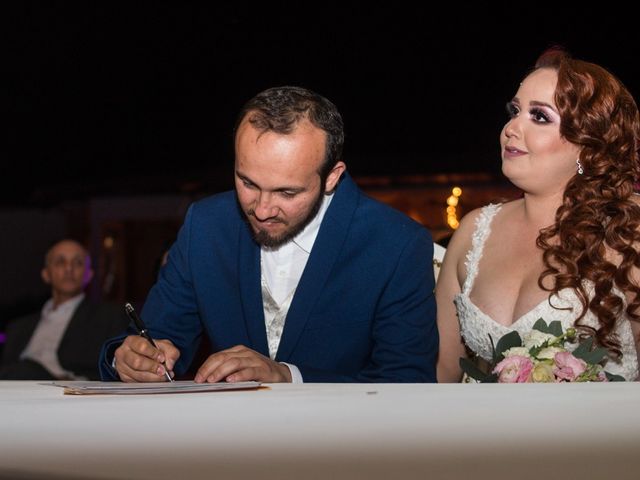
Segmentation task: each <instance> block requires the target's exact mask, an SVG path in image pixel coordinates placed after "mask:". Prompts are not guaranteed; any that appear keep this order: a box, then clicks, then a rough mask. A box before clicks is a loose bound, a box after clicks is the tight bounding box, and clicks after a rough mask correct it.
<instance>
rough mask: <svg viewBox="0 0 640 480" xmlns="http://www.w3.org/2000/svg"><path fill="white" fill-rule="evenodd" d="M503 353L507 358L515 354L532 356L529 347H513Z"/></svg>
mask: <svg viewBox="0 0 640 480" xmlns="http://www.w3.org/2000/svg"><path fill="white" fill-rule="evenodd" d="M503 355H504V356H505V358H506V357H512V356H514V355H519V356H521V357H527V358H531V356H530V355H529V349H527V348H524V347H511V348H510V349H509V350H507V351H505V352H504V353H503Z"/></svg>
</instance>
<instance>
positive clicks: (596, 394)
mask: <svg viewBox="0 0 640 480" xmlns="http://www.w3.org/2000/svg"><path fill="white" fill-rule="evenodd" d="M638 470H640V384H638V383H610V384H561V385H543V384H536V385H532V384H522V385H489V384H478V385H463V384H456V385H429V384H413V385H397V384H303V385H288V384H287V385H284V384H277V385H276V384H274V385H269V386H268V388H265V389H262V390H257V391H231V392H211V393H194V394H173V395H147V396H145V395H137V396H70V395H63V391H62V389H61V388H58V387H53V386H48V385H42V384H39V383H38V382H8V381H5V382H0V478H3V479H4V478H7V479H8V478H12V479H13V478H19V479H40V478H48V479H62V478H64V479H77V478H83V479H84V478H90V479H154V480H157V479H205V478H206V479H210V478H220V479H244V478H256V479H258V478H259V479H260V480H270V479H288V478H304V479H367V480H375V479H429V480H437V479H464V478H470V479H491V480H496V479H503V478H504V479H507V478H508V479H509V480H514V479H515V480H528V479H532V480H533V479H535V480H540V479H549V478H560V479H573V478H576V479H578V478H579V479H581V480H584V479H601V478H615V479H634V480H635V479H637V478H640V472H639V471H638Z"/></svg>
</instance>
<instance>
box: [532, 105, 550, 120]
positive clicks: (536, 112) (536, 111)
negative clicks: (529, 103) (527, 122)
mask: <svg viewBox="0 0 640 480" xmlns="http://www.w3.org/2000/svg"><path fill="white" fill-rule="evenodd" d="M529 115H530V116H531V119H532V120H533V121H534V122H535V123H551V122H552V119H551V117H550V116H549V115H548V114H547V113H546V112H545V111H544V110H543V109H542V108H537V107H534V108H532V109H531V110H529Z"/></svg>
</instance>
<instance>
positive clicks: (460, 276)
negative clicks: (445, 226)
mask: <svg viewBox="0 0 640 480" xmlns="http://www.w3.org/2000/svg"><path fill="white" fill-rule="evenodd" d="M479 213H480V211H479V210H475V211H473V212H471V213H469V214H468V215H466V216H465V217H464V218H463V219H462V222H460V227H459V228H458V230H456V232H455V233H454V235H453V237H452V238H451V241H450V242H449V245H448V247H447V253H446V255H445V257H444V261H443V262H442V268H441V269H440V274H439V275H438V282H437V284H436V302H437V304H438V332H439V335H440V350H439V354H438V364H437V374H438V382H445V383H446V382H459V381H460V379H461V378H462V370H460V366H459V362H460V357H464V356H466V353H465V349H464V345H463V343H462V338H461V336H460V324H459V322H458V316H457V314H456V307H455V305H454V303H453V298H454V297H455V296H456V295H457V294H458V293H460V291H461V287H462V284H463V283H464V278H465V277H466V269H465V267H464V262H465V257H466V255H467V251H468V250H469V248H470V247H471V235H472V234H473V231H474V229H475V219H476V217H477V216H478V214H479Z"/></svg>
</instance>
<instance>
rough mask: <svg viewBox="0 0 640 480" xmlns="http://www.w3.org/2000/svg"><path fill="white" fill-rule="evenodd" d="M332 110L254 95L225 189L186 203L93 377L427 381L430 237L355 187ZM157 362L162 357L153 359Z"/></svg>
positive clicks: (430, 370)
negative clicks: (204, 348) (201, 354)
mask: <svg viewBox="0 0 640 480" xmlns="http://www.w3.org/2000/svg"><path fill="white" fill-rule="evenodd" d="M343 139H344V134H343V126H342V118H341V116H340V114H339V113H338V111H337V109H336V108H335V106H334V105H333V104H332V103H331V102H329V101H328V100H327V99H325V98H324V97H321V96H320V95H317V94H315V93H313V92H311V91H308V90H305V89H302V88H297V87H281V88H272V89H269V90H266V91H264V92H262V93H260V94H258V95H257V96H256V97H255V98H253V99H252V100H250V101H249V102H248V103H247V104H246V105H245V107H244V109H243V110H242V111H241V114H240V116H239V120H238V123H237V126H236V135H235V152H236V159H235V184H236V189H235V192H227V193H223V194H219V195H215V196H212V197H210V198H207V199H204V200H202V201H199V202H197V203H195V204H194V205H192V206H191V208H190V209H189V211H188V213H187V216H186V219H185V223H184V225H183V227H182V229H181V231H180V234H179V236H178V239H177V241H176V243H175V245H174V246H173V247H172V248H171V251H170V253H169V259H168V263H167V265H166V266H165V267H164V269H163V270H162V273H161V275H160V278H159V280H158V283H157V284H156V285H155V286H154V287H153V288H152V290H151V292H150V293H149V297H148V299H147V302H146V304H145V307H144V310H143V312H142V317H143V319H144V321H145V322H146V323H147V327H148V328H149V331H150V333H151V335H152V336H153V338H154V339H156V344H157V346H158V349H156V348H154V347H153V346H152V345H151V344H150V343H149V342H147V341H146V340H145V339H143V338H141V337H140V336H138V335H129V336H126V335H122V336H121V337H118V338H116V339H113V340H112V341H110V342H108V343H107V344H105V347H104V348H103V353H102V359H101V362H100V369H101V372H102V376H103V378H104V379H118V378H119V379H121V380H124V381H138V382H150V381H163V374H164V371H165V365H166V369H167V370H169V372H170V374H172V375H173V374H175V375H178V376H180V375H182V373H183V372H184V371H185V370H186V369H187V368H188V366H189V364H190V363H191V361H192V358H193V356H194V353H195V351H196V349H197V345H198V343H199V341H200V338H201V336H202V335H207V336H208V338H209V340H210V344H211V347H212V354H211V355H210V356H209V357H208V359H207V360H206V361H205V362H204V363H203V364H202V365H201V366H200V369H199V370H198V372H197V374H196V377H195V380H196V381H197V382H218V381H228V382H238V381H246V380H258V381H262V382H292V381H293V382H302V381H304V382H432V381H435V367H434V365H435V360H436V355H437V345H438V337H437V330H436V326H435V302H434V297H433V289H434V280H433V270H432V264H431V259H432V257H433V243H432V240H431V237H430V235H429V233H428V232H427V231H426V230H425V229H424V228H423V227H422V226H420V225H419V224H417V223H415V222H414V221H412V220H411V219H409V218H408V217H406V216H405V215H403V214H401V213H399V212H397V211H395V210H393V209H391V208H389V207H387V206H385V205H383V204H381V203H378V202H376V201H374V200H372V199H370V198H368V197H366V196H365V195H363V193H362V192H361V191H360V190H359V189H358V187H357V186H356V185H355V183H354V182H353V180H352V179H351V178H350V177H349V175H348V174H347V173H346V166H345V164H344V163H343V162H342V161H341V155H342V146H343ZM163 362H166V363H165V364H163Z"/></svg>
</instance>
